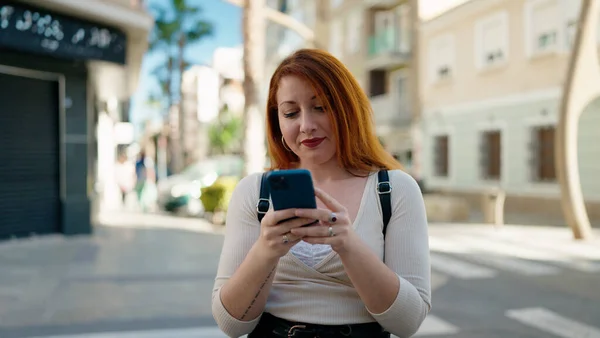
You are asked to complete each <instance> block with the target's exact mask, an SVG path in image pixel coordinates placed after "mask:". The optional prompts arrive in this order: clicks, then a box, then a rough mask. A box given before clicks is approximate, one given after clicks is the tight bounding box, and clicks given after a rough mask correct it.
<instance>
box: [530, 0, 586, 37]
mask: <svg viewBox="0 0 600 338" xmlns="http://www.w3.org/2000/svg"><path fill="white" fill-rule="evenodd" d="M538 1H539V0H538ZM562 5H563V7H561V8H560V9H559V10H561V11H562V12H563V13H564V20H563V21H562V24H563V25H564V26H563V27H564V40H563V42H564V47H566V48H567V49H570V48H571V47H573V44H574V43H575V34H576V33H577V22H578V21H579V11H581V0H569V1H564V0H563V2H562Z"/></svg>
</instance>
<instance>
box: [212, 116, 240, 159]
mask: <svg viewBox="0 0 600 338" xmlns="http://www.w3.org/2000/svg"><path fill="white" fill-rule="evenodd" d="M242 127H243V121H242V119H241V118H240V117H237V116H233V115H232V114H231V113H230V112H229V111H228V110H227V108H225V109H224V110H223V111H222V112H221V113H220V114H219V118H218V120H217V121H215V122H213V124H211V125H210V127H209V130H208V137H209V140H210V148H211V150H210V151H211V153H212V154H213V155H220V154H228V153H229V154H231V153H237V152H239V151H240V149H239V148H240V147H241V141H242V136H243V128H242Z"/></svg>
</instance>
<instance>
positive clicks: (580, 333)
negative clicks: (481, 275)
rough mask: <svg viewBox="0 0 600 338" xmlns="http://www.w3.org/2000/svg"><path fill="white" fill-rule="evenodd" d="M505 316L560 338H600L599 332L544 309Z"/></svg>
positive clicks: (513, 312)
mask: <svg viewBox="0 0 600 338" xmlns="http://www.w3.org/2000/svg"><path fill="white" fill-rule="evenodd" d="M505 315H506V316H507V317H509V318H511V319H514V320H516V321H519V322H521V323H522V324H525V325H529V326H533V327H535V328H537V329H539V330H542V331H545V332H549V333H552V334H554V335H556V336H559V337H562V338H600V330H599V329H597V328H595V327H592V326H589V325H587V324H583V323H580V322H577V321H575V320H573V319H569V318H566V317H563V316H561V315H559V314H557V313H555V312H552V311H550V310H547V309H544V308H526V309H513V310H508V311H506V313H505Z"/></svg>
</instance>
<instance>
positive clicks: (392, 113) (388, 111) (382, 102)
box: [371, 94, 412, 131]
mask: <svg viewBox="0 0 600 338" xmlns="http://www.w3.org/2000/svg"><path fill="white" fill-rule="evenodd" d="M371 107H373V114H374V120H375V125H376V127H377V130H378V131H380V130H383V129H394V128H403V127H408V126H410V123H411V120H412V116H411V113H410V106H409V103H408V101H406V100H402V99H400V98H398V97H394V96H392V95H390V94H384V95H378V96H373V97H371Z"/></svg>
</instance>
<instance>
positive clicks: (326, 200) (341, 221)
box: [291, 188, 356, 253]
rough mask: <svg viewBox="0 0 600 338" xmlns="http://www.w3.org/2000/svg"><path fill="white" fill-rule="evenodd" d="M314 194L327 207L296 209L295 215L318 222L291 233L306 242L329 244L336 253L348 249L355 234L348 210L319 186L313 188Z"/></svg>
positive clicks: (293, 230)
mask: <svg viewBox="0 0 600 338" xmlns="http://www.w3.org/2000/svg"><path fill="white" fill-rule="evenodd" d="M315 196H317V198H318V199H320V200H321V201H322V202H323V204H325V206H326V207H327V209H322V208H317V209H298V210H296V216H298V217H302V218H309V219H314V220H318V221H319V223H318V224H316V225H311V226H306V227H300V228H295V229H292V230H291V232H292V234H294V236H298V237H302V240H303V241H305V242H307V243H311V244H329V245H331V248H332V249H333V250H334V251H336V252H337V253H340V252H342V251H345V250H348V248H349V247H350V245H351V244H352V243H353V242H354V241H355V236H356V233H355V232H354V229H353V228H352V224H351V222H350V217H349V216H348V210H346V208H345V207H344V206H343V205H341V204H340V203H339V202H338V201H336V200H335V199H334V198H333V197H331V196H329V195H328V194H326V193H325V192H324V191H323V190H321V189H319V188H315Z"/></svg>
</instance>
